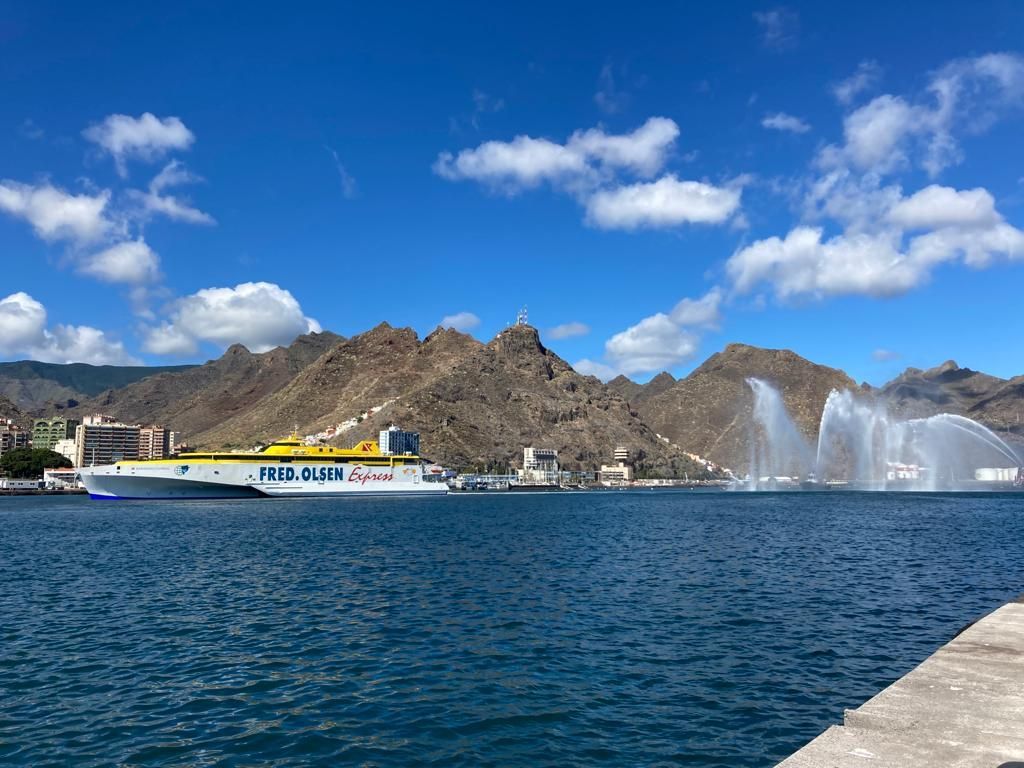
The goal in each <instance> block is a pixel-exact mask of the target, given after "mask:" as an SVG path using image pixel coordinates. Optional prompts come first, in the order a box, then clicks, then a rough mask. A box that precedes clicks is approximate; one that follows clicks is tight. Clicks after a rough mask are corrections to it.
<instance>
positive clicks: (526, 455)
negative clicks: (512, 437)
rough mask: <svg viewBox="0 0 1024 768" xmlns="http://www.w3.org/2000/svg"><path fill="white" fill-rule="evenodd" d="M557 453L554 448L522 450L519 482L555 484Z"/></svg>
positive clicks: (556, 477)
mask: <svg viewBox="0 0 1024 768" xmlns="http://www.w3.org/2000/svg"><path fill="white" fill-rule="evenodd" d="M558 469H559V468H558V451H556V450H555V449H554V448H534V447H532V446H531V447H529V448H524V449H523V469H522V471H521V473H520V474H521V480H522V482H523V483H526V484H531V485H532V484H550V485H554V484H557V483H558V481H559V474H558Z"/></svg>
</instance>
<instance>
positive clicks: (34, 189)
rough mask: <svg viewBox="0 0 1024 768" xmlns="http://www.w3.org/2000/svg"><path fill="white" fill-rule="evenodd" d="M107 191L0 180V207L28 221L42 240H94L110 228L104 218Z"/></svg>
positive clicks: (108, 222)
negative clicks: (92, 192)
mask: <svg viewBox="0 0 1024 768" xmlns="http://www.w3.org/2000/svg"><path fill="white" fill-rule="evenodd" d="M109 202H110V192H109V191H107V190H103V191H101V192H98V193H97V194H95V195H88V194H80V195H75V194H71V193H70V192H66V191H64V190H63V189H60V188H59V187H55V186H53V185H52V184H49V183H45V184H40V185H38V186H34V185H31V184H21V183H19V182H16V181H10V180H8V179H5V180H4V181H0V210H2V211H5V212H7V213H9V214H10V215H12V216H17V217H18V218H22V219H24V220H25V221H27V222H28V223H29V224H30V225H31V226H32V229H34V230H35V233H36V235H38V236H39V237H40V238H42V239H43V240H46V241H47V242H52V241H55V240H71V241H75V242H93V241H95V240H98V239H100V238H101V237H103V236H104V235H106V234H107V233H108V232H109V231H110V230H111V228H112V224H111V222H110V221H109V220H108V219H107V218H106V216H105V212H106V209H107V204H108V203H109Z"/></svg>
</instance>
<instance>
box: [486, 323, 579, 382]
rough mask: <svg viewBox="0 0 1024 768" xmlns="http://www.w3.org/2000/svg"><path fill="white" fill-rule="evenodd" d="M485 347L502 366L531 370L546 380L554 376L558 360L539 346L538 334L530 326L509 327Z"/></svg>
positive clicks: (541, 345) (542, 346) (543, 347)
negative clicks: (555, 362)
mask: <svg viewBox="0 0 1024 768" xmlns="http://www.w3.org/2000/svg"><path fill="white" fill-rule="evenodd" d="M487 347H488V348H489V349H491V350H493V351H494V353H495V355H496V357H497V358H498V359H499V360H500V361H501V362H502V363H503V364H504V365H507V366H509V367H511V368H518V369H522V370H531V371H534V372H536V373H540V374H541V375H543V376H544V378H547V379H551V378H552V377H553V376H554V368H555V366H554V361H555V360H558V358H557V357H556V356H555V355H554V354H552V353H551V352H549V351H548V349H547V348H546V347H545V346H544V345H543V344H541V341H540V334H539V333H538V332H537V329H536V328H534V327H533V326H532V325H513V326H510V327H508V328H506V329H505V330H503V331H502V332H501V333H499V334H498V335H497V336H495V337H494V338H493V339H492V340H491V342H490V343H489V344H488V345H487ZM560 362H561V361H560ZM562 365H565V364H564V363H563V364H562ZM565 367H568V366H565Z"/></svg>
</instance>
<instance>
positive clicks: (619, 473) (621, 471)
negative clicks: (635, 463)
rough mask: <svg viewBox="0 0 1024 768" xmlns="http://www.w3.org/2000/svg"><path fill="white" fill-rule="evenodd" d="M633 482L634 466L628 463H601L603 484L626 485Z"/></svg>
mask: <svg viewBox="0 0 1024 768" xmlns="http://www.w3.org/2000/svg"><path fill="white" fill-rule="evenodd" d="M632 482H633V468H632V467H631V466H629V465H628V464H613V465H610V466H609V465H607V464H602V465H601V485H626V484H628V483H632Z"/></svg>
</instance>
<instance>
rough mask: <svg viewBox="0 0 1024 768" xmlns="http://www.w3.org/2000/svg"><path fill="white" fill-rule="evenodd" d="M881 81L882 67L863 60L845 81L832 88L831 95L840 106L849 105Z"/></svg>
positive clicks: (873, 62) (875, 62)
mask: <svg viewBox="0 0 1024 768" xmlns="http://www.w3.org/2000/svg"><path fill="white" fill-rule="evenodd" d="M881 79H882V67H881V65H880V64H879V63H878V62H877V61H872V60H865V61H862V62H861V63H860V64H858V65H857V70H856V71H855V72H854V73H853V74H852V75H850V76H849V77H848V78H846V79H845V80H840V81H839V82H838V83H836V84H835V85H834V86H832V93H833V95H835V97H836V101H838V102H839V103H840V104H844V105H845V104H851V103H852V102H853V101H854V99H856V98H857V96H859V95H860V94H861V93H864V92H865V91H869V90H871V89H873V88H874V87H875V85H877V84H878V81H879V80H881Z"/></svg>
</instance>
